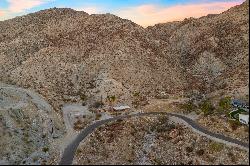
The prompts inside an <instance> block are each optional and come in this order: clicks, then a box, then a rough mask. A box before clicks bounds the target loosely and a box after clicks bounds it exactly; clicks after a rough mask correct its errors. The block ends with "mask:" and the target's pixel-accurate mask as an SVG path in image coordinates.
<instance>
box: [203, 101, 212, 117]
mask: <svg viewBox="0 0 250 166" xmlns="http://www.w3.org/2000/svg"><path fill="white" fill-rule="evenodd" d="M200 109H201V111H202V112H203V113H204V115H205V116H207V115H210V114H212V113H213V111H214V107H213V105H212V103H211V102H210V101H209V100H206V101H204V102H202V103H201V104H200Z"/></svg>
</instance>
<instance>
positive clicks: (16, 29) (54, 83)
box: [0, 0, 249, 164]
mask: <svg viewBox="0 0 250 166" xmlns="http://www.w3.org/2000/svg"><path fill="white" fill-rule="evenodd" d="M248 13H249V1H248V0H247V1H245V2H244V3H243V4H241V5H238V6H235V7H232V8H231V9H229V10H227V11H225V12H223V13H221V14H211V15H207V16H204V17H201V18H197V19H196V18H186V19H184V20H183V21H175V22H168V23H161V24H156V25H154V26H150V27H147V28H143V27H142V26H140V25H137V24H136V23H133V22H132V21H130V20H126V19H122V18H120V17H117V16H115V15H112V14H109V13H107V14H91V15H89V14H88V13H86V12H84V11H75V10H73V9H69V8H51V9H47V10H42V11H39V12H36V13H31V14H28V15H24V16H20V17H16V18H13V19H9V20H6V21H0V119H1V121H0V134H1V135H0V136H1V137H0V147H3V148H1V150H0V164H2V163H7V164H46V163H47V164H50V163H53V164H57V163H58V162H59V160H60V155H62V148H64V146H67V145H68V144H69V143H70V141H72V140H71V139H73V138H75V137H76V136H77V134H78V131H75V130H74V129H76V126H71V122H69V119H70V117H69V116H71V115H69V114H71V113H69V112H70V111H71V112H72V114H73V115H72V116H75V114H74V113H76V114H80V115H82V114H81V113H83V112H84V111H85V114H86V113H88V114H89V115H91V118H89V116H87V115H85V114H84V115H82V119H85V123H84V125H82V124H80V123H78V122H79V121H74V123H72V124H77V127H78V129H79V130H80V129H83V128H84V127H86V125H87V124H91V123H93V122H94V121H98V120H100V118H101V119H102V118H104V119H105V118H107V117H112V116H113V114H109V111H110V106H112V105H114V104H118V105H119V104H120V105H128V106H129V107H130V108H131V110H132V111H131V112H133V113H138V112H140V111H142V112H154V111H155V112H157V111H158V112H159V111H166V110H167V111H169V112H170V111H172V112H180V113H183V114H185V113H187V112H188V111H187V110H188V109H189V107H188V106H190V105H185V102H187V101H192V102H193V103H192V104H194V105H195V106H193V105H191V106H192V109H193V108H194V107H195V108H196V107H197V109H196V110H200V108H198V106H200V105H199V104H200V103H202V102H203V100H207V99H209V101H210V102H212V105H213V106H214V107H216V106H217V105H218V101H219V99H221V98H222V97H228V96H229V97H231V98H240V99H244V100H249V62H248V60H249V51H248V49H249V14H248ZM197 103H198V104H197ZM66 108H67V109H66ZM106 108H107V109H106ZM83 109H84V110H83ZM105 109H106V110H108V111H106V110H105ZM216 109H217V108H216ZM216 109H215V111H214V112H215V114H213V115H210V116H206V117H205V116H200V118H199V120H198V122H199V124H201V125H203V126H205V127H207V128H209V129H211V130H213V131H216V132H218V133H226V135H228V136H231V137H233V138H236V139H239V140H243V141H245V142H249V132H248V131H247V127H246V126H241V127H240V128H239V130H236V129H235V130H231V129H230V123H229V121H228V119H227V118H225V117H224V119H223V118H221V117H222V116H221V114H222V113H221V112H223V111H224V112H223V113H225V112H226V111H228V110H229V109H227V110H226V109H225V110H223V111H221V112H220V113H218V112H216V111H218V110H216ZM63 110H64V111H63ZM194 110H195V109H193V110H192V111H194ZM74 111H75V112H74ZM77 111H78V112H77ZM98 111H99V112H98ZM185 111H186V112H185ZM92 115H93V116H92ZM201 115H203V114H201ZM211 118H212V119H213V121H212V122H213V123H212V122H211ZM86 119H87V120H86ZM63 121H64V122H63ZM151 121H152V119H151ZM147 122H148V121H147V120H146V121H144V120H142V122H141V123H140V120H138V121H137V120H131V121H129V122H126V123H123V124H124V126H126V127H125V128H124V130H123V128H122V129H121V128H120V127H121V126H120V124H117V126H118V129H117V130H118V131H119V132H120V133H122V134H124V133H125V134H124V135H126V137H128V139H130V140H133V139H135V138H137V137H134V135H131V134H127V133H126V132H127V131H126V130H125V129H126V128H127V130H129V132H132V133H135V132H136V131H139V130H138V129H139V128H141V127H143V126H145V125H146V124H147ZM65 123H66V124H65ZM138 123H140V124H138ZM152 123H154V124H152V125H153V126H157V125H159V126H160V124H158V119H153V122H152ZM135 124H136V125H138V129H134V128H133V127H132V128H131V126H135ZM215 124H216V125H217V126H216V125H215ZM67 125H68V126H67ZM81 125H82V126H81ZM152 125H151V127H152ZM166 125H167V124H166ZM218 125H219V126H224V127H221V128H220V127H218ZM114 126H115V127H117V126H116V125H114ZM148 127H149V128H151V127H150V125H149V126H148ZM172 127H173V126H172ZM179 127H180V128H183V126H179ZM67 128H70V132H69V130H67ZM177 128H178V125H177ZM103 130H104V132H105V131H106V130H112V126H111V129H110V128H109V126H108V127H107V128H101V129H100V130H99V131H97V132H95V133H94V134H93V135H94V136H95V137H96V135H97V136H98V135H100V134H103V133H102V132H103ZM166 130H167V129H166ZM169 130H172V128H171V129H169ZM211 130H210V131H211ZM119 132H118V133H119ZM150 132H151V130H150V131H146V129H145V131H144V130H143V131H141V132H139V133H138V134H140V135H139V136H140V137H138V140H136V141H135V146H134V148H135V149H132V150H131V147H130V146H128V147H127V146H126V148H125V147H124V148H125V149H123V150H124V151H125V152H126V154H128V156H124V154H120V153H117V154H116V156H114V157H116V159H114V158H110V156H109V155H107V154H105V153H102V152H98V153H97V152H95V151H96V150H97V149H98V147H96V149H94V150H93V149H92V148H90V149H89V150H88V151H85V152H83V149H84V148H85V147H89V146H91V147H93V146H92V144H95V143H96V144H98V145H99V144H101V143H103V144H102V145H100V147H105V148H107V147H109V144H114V145H112V147H113V149H112V148H110V149H109V150H115V149H119V148H120V147H119V146H117V145H118V143H119V141H117V140H116V139H118V137H117V135H116V134H117V133H116V132H115V131H113V134H114V135H113V134H110V136H109V137H107V138H103V140H102V139H101V140H98V139H99V138H98V139H97V140H89V139H88V140H87V143H86V144H81V145H80V147H79V148H78V152H77V154H76V158H75V160H74V162H75V163H76V164H89V163H103V162H102V161H101V160H98V158H96V159H94V160H91V161H89V158H87V157H89V156H88V155H90V154H91V155H92V153H96V155H97V156H98V155H99V157H100V158H102V159H107V160H106V162H107V163H119V164H123V163H134V164H138V163H144V164H145V163H146V164H147V163H151V164H159V163H176V162H175V161H174V160H172V159H169V160H167V159H165V157H164V155H166V154H167V155H169V154H173V153H172V151H176V153H174V154H173V156H172V157H173V158H174V157H178V156H179V155H181V157H184V158H185V160H183V162H182V163H186V164H188V163H201V164H215V163H218V164H219V163H220V162H221V163H224V164H230V163H233V164H241V163H242V162H241V160H244V162H243V163H245V159H246V158H247V157H248V158H249V156H247V154H246V152H245V151H241V150H239V149H234V150H233V151H232V149H233V148H231V147H226V146H225V147H224V146H223V147H221V145H218V146H219V147H221V148H220V150H219V151H217V150H215V151H213V152H211V153H210V150H209V145H208V144H213V142H211V141H210V140H208V139H207V138H206V139H205V138H203V137H201V136H198V135H197V134H194V133H193V132H192V131H191V130H189V129H186V128H184V129H183V133H182V134H180V137H181V138H180V140H181V139H184V138H185V140H188V142H183V141H181V143H180V145H179V146H177V145H175V143H170V144H168V143H166V142H165V143H164V141H162V140H161V139H160V138H164V137H166V138H168V139H170V138H169V136H167V135H169V131H162V132H159V133H157V132H155V131H154V133H150ZM93 135H92V136H93ZM92 136H91V137H92ZM113 137H115V138H113ZM158 137H159V139H158ZM193 138H197V139H198V142H199V143H200V144H201V145H197V147H195V148H196V149H195V151H196V150H197V151H199V150H200V149H201V148H202V145H203V144H202V141H201V140H203V139H204V140H205V142H206V143H207V144H206V145H204V148H202V150H203V153H202V154H201V155H199V154H200V153H199V152H197V153H199V154H198V156H199V157H197V158H195V159H194V158H193V160H191V158H192V156H194V155H196V154H197V153H196V152H194V151H192V152H187V153H185V154H181V151H182V150H184V148H185V147H186V146H188V147H190V146H191V145H190V144H189V143H190V142H192V139H193ZM107 139H112V140H111V141H110V142H109V140H107ZM121 139H124V138H121ZM65 140H67V141H65ZM152 140H153V141H154V142H157V144H155V145H152V146H153V147H154V146H155V147H154V148H155V149H153V150H152V149H150V148H151V146H149V145H148V142H149V143H150V141H151V142H152ZM171 140H172V138H171ZM180 140H178V141H177V143H178V142H179V141H180ZM102 141H106V142H102ZM141 141H144V142H145V144H146V145H145V146H146V147H140V146H142V145H139V142H141ZM117 142H118V143H117ZM84 143H85V142H84ZM116 143H117V144H116ZM126 143H128V144H130V143H129V142H125V144H126ZM160 144H162V145H164V146H163V148H165V149H168V147H170V145H171V147H172V149H168V150H169V151H167V152H166V154H165V153H164V152H163V151H162V149H159V146H158V145H160ZM59 145H60V146H59ZM119 145H120V143H119ZM215 146H217V144H216V145H215ZM149 147H150V148H149ZM138 148H142V149H143V148H146V153H147V155H149V154H155V153H160V154H162V155H160V158H155V155H154V156H153V157H152V158H150V159H149V157H148V156H146V157H145V155H146V154H144V152H143V151H140V150H138ZM178 148H179V149H178ZM14 149H15V150H14ZM149 149H150V150H149ZM177 149H178V150H177ZM149 151H150V152H149ZM187 151H188V150H187ZM221 151H222V152H223V153H224V152H225V153H224V154H225V155H224V156H223V158H222V159H221V160H223V161H221V160H220V159H219V154H220V153H219V152H221ZM229 151H232V153H240V154H242V155H241V158H239V159H237V158H236V157H235V156H234V155H232V153H227V152H229ZM80 152H81V153H80ZM132 152H133V153H136V155H132V154H130V153H132ZM84 153H89V154H86V155H85V156H86V157H84V156H83V154H84ZM108 153H109V152H108ZM226 153H227V154H226ZM203 154H204V155H203ZM131 156H132V157H131ZM135 156H136V157H135ZM190 156H191V157H190ZM207 156H209V157H210V158H212V159H211V160H210V158H207V159H206V157H207ZM227 156H234V157H232V159H231V160H233V161H229V159H228V158H227ZM179 157H180V156H179ZM90 158H91V157H90ZM125 160H126V161H125ZM179 164H181V163H179Z"/></svg>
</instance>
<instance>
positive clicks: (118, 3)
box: [0, 0, 244, 27]
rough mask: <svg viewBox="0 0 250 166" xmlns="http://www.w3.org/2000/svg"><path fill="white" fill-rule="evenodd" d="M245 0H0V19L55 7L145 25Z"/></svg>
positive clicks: (198, 14) (219, 9) (218, 10)
mask: <svg viewBox="0 0 250 166" xmlns="http://www.w3.org/2000/svg"><path fill="white" fill-rule="evenodd" d="M243 2H244V0H0V21H2V20H6V19H10V18H13V17H16V16H21V15H24V14H28V13H32V12H36V11H39V10H42V9H48V8H53V7H58V8H72V9H75V10H78V11H85V12H87V13H89V14H105V13H112V14H115V15H117V16H119V17H121V18H125V19H129V20H131V21H133V22H135V23H137V24H139V25H142V26H144V27H146V26H149V25H154V24H156V23H163V22H169V21H180V20H183V19H184V18H188V17H195V18H197V17H201V16H205V15H207V14H218V13H221V12H223V11H225V10H227V9H229V8H230V7H232V6H235V5H239V4H241V3H243Z"/></svg>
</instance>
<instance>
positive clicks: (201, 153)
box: [196, 149, 205, 156]
mask: <svg viewBox="0 0 250 166" xmlns="http://www.w3.org/2000/svg"><path fill="white" fill-rule="evenodd" d="M204 153H205V151H204V150H203V149H199V150H197V151H196V154H197V155H198V156H202V155H203V154H204Z"/></svg>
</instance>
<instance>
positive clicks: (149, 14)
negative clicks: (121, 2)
mask: <svg viewBox="0 0 250 166" xmlns="http://www.w3.org/2000/svg"><path fill="white" fill-rule="evenodd" d="M241 2H243V0H242V1H241ZM241 2H239V1H235V2H213V3H202V4H189V5H176V6H172V7H165V8H164V7H160V6H156V5H152V4H147V5H141V6H137V7H131V8H126V9H122V10H120V11H117V12H115V14H117V15H118V16H120V17H122V18H126V19H130V20H132V21H134V22H135V23H137V24H139V25H142V26H144V27H146V26H149V25H154V24H157V23H163V22H170V21H180V20H183V19H184V18H188V17H194V18H198V17H201V16H205V15H207V14H219V13H221V12H223V11H225V10H227V9H229V8H231V7H233V6H236V5H239V4H240V3H241Z"/></svg>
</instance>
